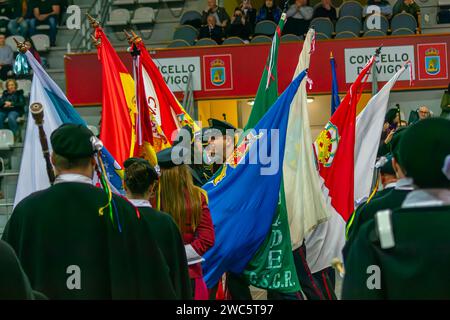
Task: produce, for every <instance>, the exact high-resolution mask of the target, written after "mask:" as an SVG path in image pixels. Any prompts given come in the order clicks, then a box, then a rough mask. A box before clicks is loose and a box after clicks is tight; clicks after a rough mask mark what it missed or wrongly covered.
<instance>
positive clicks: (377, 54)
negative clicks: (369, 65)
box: [375, 45, 383, 57]
mask: <svg viewBox="0 0 450 320" xmlns="http://www.w3.org/2000/svg"><path fill="white" fill-rule="evenodd" d="M381 48H383V45H381V46H379V47H378V49H377V50H375V56H376V57H378V56H379V55H380V53H381Z"/></svg>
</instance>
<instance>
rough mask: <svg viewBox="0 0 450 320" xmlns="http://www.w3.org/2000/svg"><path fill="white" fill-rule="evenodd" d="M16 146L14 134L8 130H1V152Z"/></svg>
mask: <svg viewBox="0 0 450 320" xmlns="http://www.w3.org/2000/svg"><path fill="white" fill-rule="evenodd" d="M13 145H14V133H13V132H12V131H11V130H8V129H0V150H9V149H11V147H12V146H13Z"/></svg>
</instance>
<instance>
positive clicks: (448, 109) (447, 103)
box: [441, 91, 450, 120]
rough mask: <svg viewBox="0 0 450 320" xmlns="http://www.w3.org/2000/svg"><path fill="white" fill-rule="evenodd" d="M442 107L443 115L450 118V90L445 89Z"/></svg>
mask: <svg viewBox="0 0 450 320" xmlns="http://www.w3.org/2000/svg"><path fill="white" fill-rule="evenodd" d="M441 109H442V113H441V117H443V118H447V119H449V120H450V93H449V92H448V91H445V93H444V95H443V96H442V100H441Z"/></svg>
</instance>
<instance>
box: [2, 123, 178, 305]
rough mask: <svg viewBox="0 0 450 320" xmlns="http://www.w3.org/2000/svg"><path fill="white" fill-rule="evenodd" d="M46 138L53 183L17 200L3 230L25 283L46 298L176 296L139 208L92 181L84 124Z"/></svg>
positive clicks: (88, 136)
mask: <svg viewBox="0 0 450 320" xmlns="http://www.w3.org/2000/svg"><path fill="white" fill-rule="evenodd" d="M50 140H51V144H52V147H53V153H52V155H51V159H52V163H53V166H54V169H55V175H56V181H55V184H54V185H53V186H51V187H50V188H48V189H46V190H42V191H38V192H36V193H34V194H31V195H30V196H28V197H27V198H25V199H24V200H22V201H21V202H20V203H19V204H18V205H17V206H16V207H15V208H14V211H13V213H12V216H11V218H10V220H9V222H8V224H7V226H6V228H5V232H4V234H3V239H4V240H5V241H6V242H8V243H9V244H10V245H11V246H12V247H13V248H14V250H15V251H16V253H17V254H18V258H19V260H20V262H21V264H22V266H23V269H24V271H25V273H26V274H27V275H28V277H29V280H30V283H31V287H32V288H34V289H35V290H38V291H40V292H42V293H44V294H45V295H46V296H48V297H49V298H50V299H173V298H175V295H174V289H173V286H172V284H171V281H170V276H169V274H168V267H167V265H166V263H165V260H164V258H163V256H162V254H161V252H160V250H159V248H158V245H157V243H156V240H155V239H154V237H153V234H152V232H151V230H150V228H149V227H148V225H146V224H145V223H143V222H142V221H141V219H140V215H139V213H138V211H137V210H136V209H135V208H134V207H133V206H132V205H131V204H130V203H129V202H128V201H126V200H125V199H123V198H121V197H119V196H116V195H112V197H111V198H109V195H108V193H106V192H105V191H104V190H102V189H100V188H96V187H95V186H94V185H93V181H92V177H93V175H94V168H95V166H96V160H95V153H96V148H95V147H94V143H93V142H94V141H93V136H92V133H91V131H90V130H89V129H87V128H86V127H85V126H82V125H74V124H65V125H62V126H61V127H59V128H58V129H56V130H55V131H54V132H53V133H52V135H51V139H50ZM102 209H103V210H102Z"/></svg>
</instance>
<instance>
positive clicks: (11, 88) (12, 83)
mask: <svg viewBox="0 0 450 320" xmlns="http://www.w3.org/2000/svg"><path fill="white" fill-rule="evenodd" d="M6 90H8V92H9V93H14V92H16V91H17V81H16V80H14V79H8V80H6Z"/></svg>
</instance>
